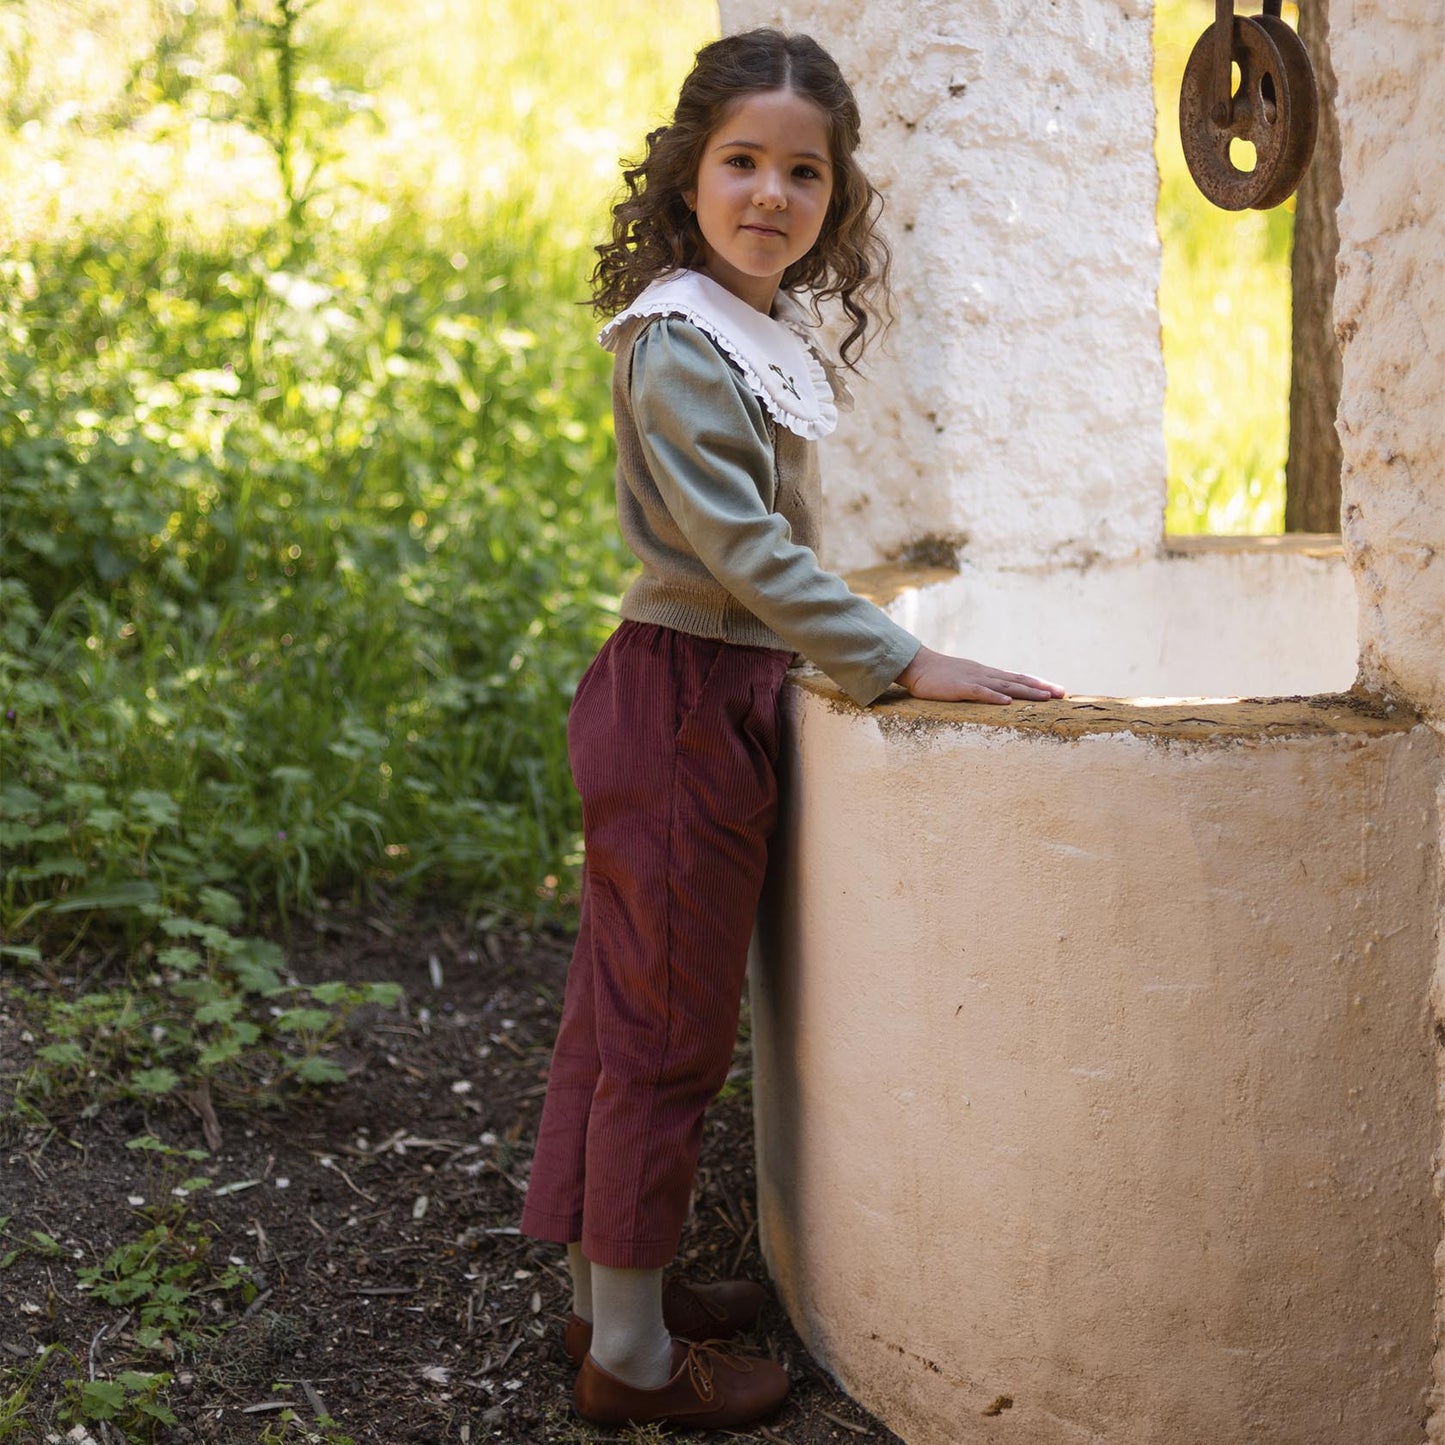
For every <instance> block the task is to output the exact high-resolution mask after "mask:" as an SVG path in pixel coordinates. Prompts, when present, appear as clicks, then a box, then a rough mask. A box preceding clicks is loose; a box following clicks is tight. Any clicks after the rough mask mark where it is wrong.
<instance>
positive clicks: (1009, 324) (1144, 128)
mask: <svg viewBox="0 0 1445 1445" xmlns="http://www.w3.org/2000/svg"><path fill="white" fill-rule="evenodd" d="M721 11H722V20H723V27H724V29H725V30H728V31H732V30H739V29H744V28H747V27H749V26H752V25H760V24H770V25H780V26H782V27H783V28H784V29H790V30H807V31H809V32H810V33H812V34H814V35H816V36H817V37H818V38H819V40H820V41H822V43H823V44H825V45H826V46H827V47H828V48H829V49H830V50H831V51H832V52H833V54H834V55H835V56H836V58H837V59H838V62H839V64H840V65H841V66H842V68H843V71H844V73H845V74H846V75H847V76H848V77H849V79H850V80H851V81H852V82H853V84H854V87H855V89H856V91H857V94H858V99H859V104H860V106H861V108H862V111H863V117H864V137H865V153H864V162H865V164H866V166H867V168H868V170H869V173H870V175H871V176H872V177H873V178H874V181H875V183H876V184H878V185H879V186H880V188H881V189H882V190H883V191H884V192H885V194H886V196H887V198H888V208H887V212H886V216H887V231H888V235H889V237H890V239H891V241H892V243H893V246H894V254H895V260H896V276H895V282H896V285H895V290H896V297H897V306H898V313H899V325H898V327H897V328H896V329H895V331H894V333H893V340H892V343H891V344H890V346H889V348H888V350H887V352H886V353H885V354H879V355H878V356H877V357H876V359H875V360H873V361H871V362H870V363H869V364H868V370H867V375H866V377H865V378H864V379H863V380H862V381H861V382H859V383H858V384H857V385H855V387H854V391H855V392H856V393H857V396H858V406H857V408H856V410H855V411H854V412H853V413H852V414H851V415H850V416H848V417H846V418H845V420H844V423H843V425H842V426H841V427H840V428H839V431H838V433H837V434H836V436H835V438H834V439H832V440H831V441H830V442H829V443H828V444H826V445H825V448H824V455H823V465H824V472H825V476H826V477H827V479H828V507H827V512H828V515H827V518H826V525H825V531H824V534H825V536H826V537H827V539H828V540H827V558H828V560H829V561H830V563H831V564H832V565H835V566H838V567H841V568H854V567H860V566H866V565H869V564H871V563H875V562H878V561H881V560H883V559H885V558H889V557H893V556H896V555H898V554H900V553H901V552H903V551H904V550H905V549H906V548H907V547H909V546H910V545H911V544H914V543H917V542H918V541H920V540H921V539H924V538H928V537H945V538H952V539H955V540H956V541H958V542H962V543H964V551H963V555H964V556H965V557H966V558H967V559H968V561H969V562H970V563H971V564H973V565H976V566H980V567H988V566H995V565H1011V564H1016V563H1021V562H1028V563H1037V562H1040V561H1078V560H1086V561H1087V560H1094V559H1099V558H1104V559H1112V558H1121V557H1129V556H1134V555H1136V554H1144V553H1152V552H1153V551H1154V550H1155V549H1156V547H1157V545H1158V541H1159V537H1160V534H1161V532H1162V529H1163V511H1164V485H1165V482H1164V479H1165V453H1164V436H1163V407H1164V365H1163V356H1162V352H1161V348H1160V340H1159V317H1158V309H1157V305H1156V301H1155V294H1156V291H1157V289H1158V273H1159V241H1158V234H1157V230H1156V226H1155V216H1154V211H1155V198H1156V194H1157V175H1156V170H1155V164H1154V152H1153V142H1154V106H1153V96H1152V90H1151V84H1150V75H1151V68H1152V33H1151V19H1152V14H1153V7H1152V5H1151V4H1150V3H1149V0H1071V3H1068V4H1050V5H1020V4H1018V3H1016V0H970V3H969V4H966V5H965V4H958V3H956V0H877V3H870V4H868V5H859V4H857V3H856V0H808V3H803V4H793V3H778V0H723V4H722V6H721ZM965 539H966V541H965Z"/></svg>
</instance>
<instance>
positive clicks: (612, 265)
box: [592, 29, 889, 367]
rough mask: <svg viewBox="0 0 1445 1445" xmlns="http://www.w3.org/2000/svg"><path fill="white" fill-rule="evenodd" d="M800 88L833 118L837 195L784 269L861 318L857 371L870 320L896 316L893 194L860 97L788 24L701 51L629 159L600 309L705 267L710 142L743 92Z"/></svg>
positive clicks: (852, 347) (793, 283)
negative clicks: (701, 208) (861, 147)
mask: <svg viewBox="0 0 1445 1445" xmlns="http://www.w3.org/2000/svg"><path fill="white" fill-rule="evenodd" d="M769 90H791V91H792V92H793V93H794V94H795V95H799V96H802V97H803V98H804V99H806V100H811V101H812V102H813V103H814V104H815V105H817V106H818V107H819V108H820V109H821V110H822V111H823V113H824V115H825V116H826V117H827V120H828V134H829V150H830V152H831V159H832V163H833V194H832V197H831V199H830V201H829V203H828V213H827V215H826V217H825V218H824V221H823V229H822V232H821V233H820V235H819V237H818V240H817V243H816V244H815V245H814V246H813V248H812V250H810V251H809V252H808V254H807V255H806V256H804V257H802V258H801V259H800V260H798V261H795V262H794V263H793V264H792V265H791V266H789V267H788V269H787V270H786V271H785V272H784V273H783V279H782V285H783V287H784V288H785V289H787V290H800V291H807V292H810V293H811V295H812V297H813V300H814V302H815V304H816V303H817V302H819V301H826V300H831V299H833V298H837V300H838V302H839V304H840V305H841V306H842V308H843V311H844V314H845V315H846V316H847V318H848V320H849V322H850V323H851V325H850V329H849V330H848V332H847V334H846V335H845V336H844V338H843V343H842V346H841V348H840V351H841V353H842V359H843V363H844V365H846V366H849V367H851V366H852V365H853V364H854V361H855V358H856V355H857V354H858V353H861V351H862V347H863V343H864V341H865V339H866V337H867V334H868V331H869V329H870V328H872V327H875V326H878V325H880V324H883V323H886V321H887V319H888V315H889V299H888V269H889V255H888V246H887V243H886V242H885V241H884V240H883V237H882V236H881V235H880V234H879V233H878V229H877V224H878V216H879V213H880V212H881V210H882V206H883V198H882V197H881V196H880V195H879V194H878V192H877V191H876V190H875V189H874V188H873V186H872V184H871V183H870V182H869V180H868V177H867V176H865V175H864V174H863V172H862V170H861V169H860V168H859V166H858V163H857V161H856V160H855V159H854V152H855V151H856V150H857V149H858V140H859V129H860V126H859V116H858V102H857V101H856V100H855V99H854V97H853V92H852V90H851V89H850V87H849V85H848V82H847V81H846V80H844V79H843V75H842V72H841V71H839V69H838V66H837V63H836V62H835V61H834V59H833V57H832V56H831V55H829V54H828V52H827V51H826V50H824V49H823V47H822V46H821V45H819V44H818V42H817V41H816V40H814V39H813V38H812V37H811V36H808V35H785V34H783V33H782V32H781V31H778V30H766V29H764V30H747V31H744V32H742V33H741V34H738V35H726V36H724V37H723V38H722V39H721V40H715V41H713V42H712V44H710V45H705V46H704V47H703V48H702V49H701V50H699V51H698V53H697V58H696V60H695V62H694V64H693V68H692V70H691V72H690V73H689V75H688V77H687V79H686V80H684V81H683V83H682V90H681V91H680V93H679V94H678V98H677V109H676V111H675V112H674V114H673V117H672V124H671V125H665V126H663V127H661V128H660V129H658V130H655V131H653V132H652V133H651V134H650V135H649V136H648V137H647V141H646V145H647V152H646V154H645V155H644V156H643V157H642V159H641V160H640V161H637V162H635V163H633V162H627V161H624V162H623V166H624V169H623V173H622V178H623V180H624V181H625V182H626V184H627V194H626V195H625V196H624V197H623V198H622V200H620V201H619V202H618V203H617V204H616V205H615V206H614V207H613V208H612V239H611V240H610V241H606V242H604V243H603V244H602V245H600V246H598V247H597V255H598V257H599V259H598V262H597V266H596V269H595V270H594V271H593V273H592V305H593V307H594V309H595V310H596V311H598V312H599V313H600V314H602V315H605V316H611V315H614V314H616V313H617V312H618V311H622V310H625V309H626V308H627V307H628V306H629V305H631V303H632V302H633V301H635V300H636V299H637V297H638V296H639V295H640V294H641V293H642V291H643V290H644V289H645V288H646V287H647V286H648V285H649V284H650V283H651V282H653V281H655V280H657V279H658V278H659V277H661V276H666V275H668V274H669V273H670V272H672V271H677V270H679V269H683V268H690V267H697V266H698V265H700V264H701V262H702V260H703V256H704V247H703V239H702V233H701V232H700V231H699V230H698V226H697V219H696V217H695V216H694V215H693V213H692V210H691V209H690V208H689V206H688V204H687V201H686V200H685V198H684V193H685V192H687V191H691V190H693V189H694V188H695V187H696V185H697V172H698V166H699V165H700V164H701V161H702V156H703V152H704V150H705V148H706V146H707V138H708V137H709V136H710V135H711V134H712V133H713V132H714V131H715V130H716V129H717V128H718V126H719V125H721V124H722V123H723V121H724V120H725V119H726V116H727V113H728V111H729V110H730V109H731V108H732V107H733V106H734V105H736V104H737V103H738V102H739V101H740V100H743V99H745V98H746V97H747V96H749V95H755V94H757V93H758V92H760V91H769Z"/></svg>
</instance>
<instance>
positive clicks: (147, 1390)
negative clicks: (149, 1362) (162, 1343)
mask: <svg viewBox="0 0 1445 1445" xmlns="http://www.w3.org/2000/svg"><path fill="white" fill-rule="evenodd" d="M170 1382H171V1376H170V1375H169V1374H165V1373H158V1374H146V1373H144V1372H142V1371H140V1370H122V1371H120V1373H119V1374H117V1375H116V1376H115V1377H114V1378H113V1379H95V1380H81V1379H69V1380H66V1382H65V1400H64V1402H63V1403H62V1405H61V1409H60V1418H61V1421H62V1423H64V1424H68V1425H69V1424H78V1425H98V1424H106V1425H114V1426H115V1427H116V1428H117V1429H118V1430H121V1431H124V1434H125V1438H126V1439H127V1440H131V1441H136V1442H149V1441H160V1440H162V1439H164V1435H163V1434H162V1433H161V1432H162V1431H163V1429H164V1427H166V1426H169V1425H174V1424H175V1423H176V1417H175V1415H174V1414H173V1413H172V1412H171V1409H170V1407H169V1406H168V1405H167V1404H166V1403H165V1399H164V1398H163V1397H164V1394H165V1389H166V1386H167V1385H169V1384H170Z"/></svg>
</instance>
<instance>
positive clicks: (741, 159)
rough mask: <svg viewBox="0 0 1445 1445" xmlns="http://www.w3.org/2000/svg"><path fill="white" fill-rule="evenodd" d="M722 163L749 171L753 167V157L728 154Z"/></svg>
mask: <svg viewBox="0 0 1445 1445" xmlns="http://www.w3.org/2000/svg"><path fill="white" fill-rule="evenodd" d="M723 164H724V165H729V166H736V167H737V168H738V169H739V170H745V171H750V170H752V168H753V158H752V157H751V156H729V157H728V158H727V160H726V161H724V162H723Z"/></svg>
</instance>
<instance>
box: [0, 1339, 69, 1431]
mask: <svg viewBox="0 0 1445 1445" xmlns="http://www.w3.org/2000/svg"><path fill="white" fill-rule="evenodd" d="M56 1353H61V1354H65V1353H66V1352H65V1351H63V1350H61V1348H60V1346H59V1345H50V1346H49V1347H48V1348H47V1349H46V1350H45V1351H44V1353H43V1354H41V1355H39V1356H37V1357H36V1359H35V1361H34V1362H33V1363H32V1364H30V1365H28V1366H25V1367H23V1368H16V1367H15V1366H0V1445H12V1442H14V1445H31V1442H32V1441H33V1439H34V1429H35V1425H36V1419H35V1411H34V1410H33V1409H32V1408H31V1405H30V1395H31V1391H32V1390H34V1388H35V1386H36V1384H37V1382H38V1381H39V1379H40V1377H41V1375H42V1374H43V1373H44V1372H45V1368H46V1366H47V1365H48V1364H49V1362H50V1357H51V1356H52V1355H54V1354H56ZM7 1391H8V1393H7Z"/></svg>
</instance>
